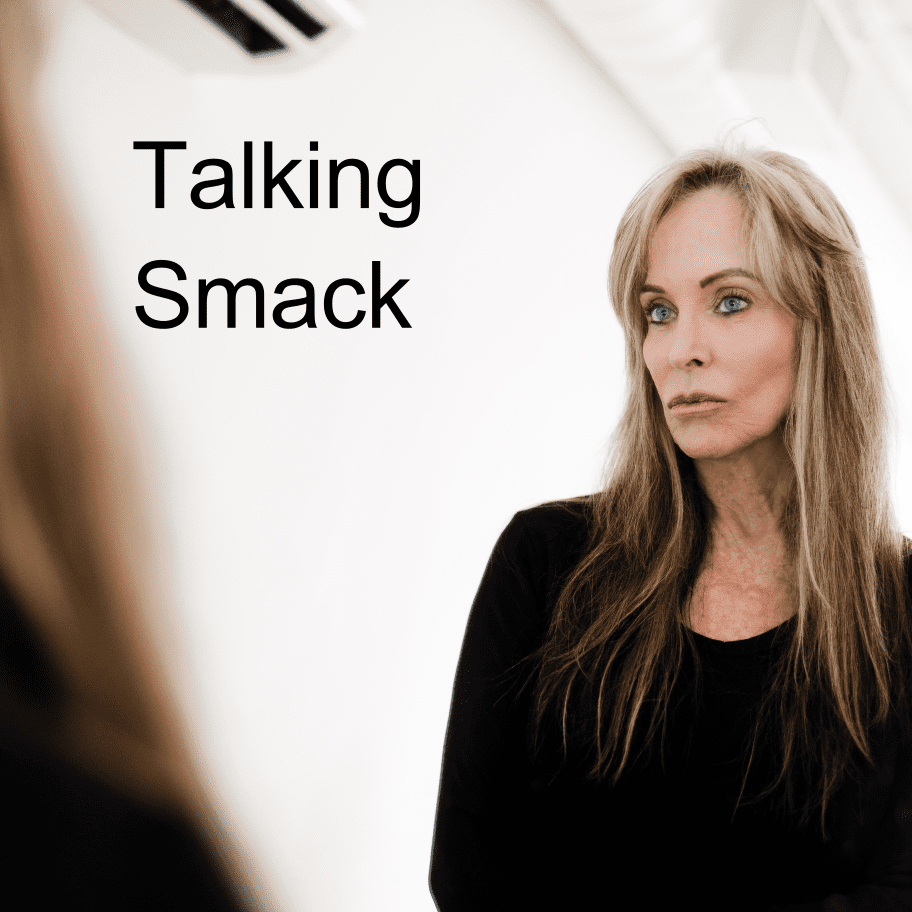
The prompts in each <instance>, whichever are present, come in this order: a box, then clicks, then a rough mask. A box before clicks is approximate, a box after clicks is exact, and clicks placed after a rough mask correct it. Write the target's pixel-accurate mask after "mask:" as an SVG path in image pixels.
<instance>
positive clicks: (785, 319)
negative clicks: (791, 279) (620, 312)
mask: <svg viewBox="0 0 912 912" xmlns="http://www.w3.org/2000/svg"><path fill="white" fill-rule="evenodd" d="M743 213H744V210H743V207H742V205H741V203H740V201H739V200H738V199H737V198H736V197H735V196H734V195H732V194H730V193H728V192H726V191H723V190H719V189H715V188H710V189H707V190H701V191H699V192H698V193H696V194H694V195H693V196H691V197H689V198H688V199H686V200H684V201H683V202H680V203H677V204H676V205H675V206H673V207H672V208H671V210H670V211H669V212H668V214H667V215H666V216H665V217H664V218H663V219H662V221H661V222H660V223H659V225H658V228H657V229H656V232H655V235H654V236H653V238H652V243H651V244H650V246H649V268H648V273H647V277H646V284H645V286H644V288H643V289H642V292H641V294H640V302H641V303H642V305H643V308H644V310H645V311H646V318H647V320H648V321H650V322H649V326H648V331H647V333H646V338H645V339H644V341H643V357H644V358H645V360H646V366H647V367H648V368H649V373H650V374H651V375H652V380H653V382H654V383H655V386H656V389H657V390H658V393H659V396H660V398H661V400H662V404H663V407H664V411H665V419H666V420H667V421H668V427H669V429H670V430H671V435H672V437H673V438H674V440H675V442H676V443H677V444H678V446H679V447H680V448H681V449H682V450H683V451H684V452H685V453H686V454H687V455H688V456H690V457H692V458H694V459H700V458H703V459H719V458H725V457H728V456H732V455H736V454H741V453H744V452H745V451H747V450H748V448H750V447H752V446H754V447H756V446H757V445H758V444H759V445H761V446H762V443H761V442H765V443H767V444H768V443H770V442H773V441H774V440H775V437H774V435H776V436H778V434H779V424H780V421H781V420H782V418H783V417H784V415H785V413H786V411H787V409H788V407H789V403H790V402H791V398H792V392H793V390H794V386H795V376H794V371H793V368H792V357H793V353H794V347H795V338H794V328H795V322H796V321H795V318H794V317H793V316H792V315H791V314H789V313H788V312H787V311H786V310H785V309H784V308H783V307H781V306H780V305H779V304H778V303H777V302H776V301H774V300H773V299H772V298H771V297H770V295H769V294H768V293H767V291H766V290H765V288H764V287H763V285H762V284H761V283H760V281H759V279H758V278H756V277H754V276H753V275H752V274H751V273H750V272H749V268H748V256H747V253H748V251H747V237H746V235H745V233H744V229H743V224H742V220H743ZM693 394H705V395H707V396H709V397H713V398H715V399H721V400H724V401H722V402H707V403H705V404H702V405H695V406H688V405H675V404H674V400H675V398H676V397H679V396H681V395H684V396H690V395H693ZM672 406H674V407H672ZM779 440H781V437H780V438H779Z"/></svg>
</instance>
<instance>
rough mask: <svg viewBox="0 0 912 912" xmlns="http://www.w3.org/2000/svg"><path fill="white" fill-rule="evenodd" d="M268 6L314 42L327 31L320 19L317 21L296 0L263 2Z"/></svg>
mask: <svg viewBox="0 0 912 912" xmlns="http://www.w3.org/2000/svg"><path fill="white" fill-rule="evenodd" d="M263 2H264V3H265V4H266V5H267V6H271V7H272V8H273V9H274V10H275V11H276V12H277V13H278V14H279V15H280V16H283V17H284V18H285V19H287V20H288V21H289V22H290V23H291V24H292V25H293V26H294V27H295V28H296V29H297V30H298V31H299V32H301V34H303V35H306V36H307V37H308V38H310V39H311V40H313V39H314V38H316V37H317V36H318V35H322V34H323V32H325V31H326V28H327V26H325V25H324V24H323V23H322V22H320V20H319V19H316V18H315V17H314V16H312V15H311V14H310V13H308V12H307V10H305V9H303V8H302V7H300V6H298V4H297V3H295V2H294V0H263Z"/></svg>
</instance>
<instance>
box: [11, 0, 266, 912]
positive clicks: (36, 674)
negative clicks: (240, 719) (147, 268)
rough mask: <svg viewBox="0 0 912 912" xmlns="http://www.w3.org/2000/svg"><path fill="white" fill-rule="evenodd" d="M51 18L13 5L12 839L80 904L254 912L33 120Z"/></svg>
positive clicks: (102, 349)
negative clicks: (174, 641) (204, 775)
mask: <svg viewBox="0 0 912 912" xmlns="http://www.w3.org/2000/svg"><path fill="white" fill-rule="evenodd" d="M36 11H37V10H36V8H34V7H32V6H31V5H30V4H28V3H25V2H23V0H0V22H2V23H3V25H2V27H0V774H2V775H3V781H4V785H5V787H6V788H7V789H9V794H10V795H11V796H12V801H13V802H14V803H15V802H17V801H18V803H16V804H15V807H16V809H17V810H16V811H15V812H14V813H13V814H12V816H9V815H8V814H7V812H6V811H5V812H4V817H5V818H6V825H7V826H8V827H9V828H10V831H9V832H8V833H7V834H5V837H6V838H4V842H5V843H6V844H9V843H10V839H11V838H12V839H15V840H16V842H17V844H18V847H19V848H18V851H19V852H20V853H21V861H22V862H23V863H24V864H31V863H34V864H35V865H36V866H37V867H38V869H40V870H41V871H42V872H43V873H42V875H41V877H42V878H43V880H45V881H48V882H53V881H55V880H59V879H60V878H63V882H61V884H60V889H64V884H65V883H68V881H67V880H66V878H68V877H69V878H70V880H72V884H73V885H74V886H73V889H79V890H84V891H85V895H83V896H79V895H71V896H70V902H69V905H70V907H72V906H73V905H74V903H75V904H76V905H80V906H81V905H82V904H83V903H82V902H80V900H85V901H89V900H91V903H92V905H93V906H94V907H95V908H106V898H105V897H106V896H108V898H109V899H110V901H111V902H112V904H113V905H115V906H118V907H119V908H133V907H134V906H133V905H132V900H131V899H130V897H131V896H133V895H134V892H136V895H137V902H142V903H143V907H146V906H145V903H146V902H148V901H150V900H152V905H151V906H150V907H151V908H169V909H173V908H181V909H183V908H187V909H191V908H192V909H194V910H196V909H209V908H213V909H214V908H219V909H226V910H227V909H243V908H248V909H251V908H254V905H253V901H252V897H251V895H250V891H249V889H248V887H246V886H244V877H243V876H242V875H241V871H240V865H239V864H238V861H237V857H238V856H237V855H236V853H235V851H234V849H233V848H232V846H231V844H230V841H229V840H227V839H226V837H225V834H224V832H223V830H222V828H221V827H220V826H219V824H218V822H217V815H216V814H215V813H214V812H213V810H212V807H211V804H210V800H209V798H208V796H207V795H206V790H205V789H204V788H202V785H201V782H200V781H199V777H198V774H197V773H196V772H195V770H194V763H193V761H192V760H191V756H192V752H191V751H190V750H189V749H188V746H187V744H186V742H185V740H184V736H183V734H182V732H181V726H180V724H179V722H178V715H177V713H176V712H175V710H174V706H173V704H172V701H171V699H170V697H169V694H168V687H167V685H166V677H165V675H164V674H163V671H162V669H161V667H160V663H159V657H158V655H157V650H156V647H155V645H154V643H153V639H152V637H151V635H150V634H151V629H152V627H153V626H155V625H154V623H152V624H150V621H154V619H155V612H156V611H160V610H161V603H162V602H166V597H165V596H166V593H163V592H156V591H155V588H153V587H152V586H150V585H149V584H150V582H152V580H151V579H150V578H149V577H150V575H151V574H150V569H151V565H150V564H149V563H148V562H147V560H146V558H147V555H148V554H149V553H150V551H149V548H150V541H149V540H148V538H147V536H146V534H145V532H144V530H143V523H142V516H143V512H144V511H143V509H142V504H141V502H140V500H141V498H140V484H139V482H140V480H141V479H140V478H139V476H132V475H131V471H132V470H131V462H130V456H131V455H132V453H131V450H132V449H133V448H134V447H135V445H136V440H135V435H134V432H133V430H131V428H130V425H129V422H128V421H127V420H126V417H127V415H128V412H129V410H128V402H127V400H126V399H125V398H124V397H123V383H122V381H121V379H120V376H119V372H118V370H117V366H116V362H115V360H114V358H113V351H112V350H111V347H110V344H109V339H108V338H107V335H106V332H105V325H104V319H103V314H102V312H101V310H100V308H98V306H97V303H96V301H95V299H94V295H93V292H92V283H91V281H90V279H89V275H88V270H87V269H86V266H85V263H86V261H85V258H84V256H83V254H82V250H81V248H80V245H79V243H78V241H77V240H76V233H75V232H74V231H73V230H72V227H71V223H70V221H69V219H68V217H67V213H66V211H65V207H64V206H63V204H62V197H61V196H60V195H59V194H57V193H55V191H54V189H53V166H52V163H51V162H50V160H49V159H48V158H46V157H45V156H44V154H43V153H42V151H41V144H40V136H39V132H38V131H37V130H36V129H35V127H34V124H33V123H32V122H31V117H32V113H31V110H32V94H33V79H34V74H35V71H36V69H37V66H38V62H39V59H40V50H41V48H40V37H41V36H40V30H39V29H37V27H36V26H37V20H36V18H35V14H36ZM6 805H7V802H6V801H5V802H4V806H5V807H6ZM11 806H12V805H11ZM10 861H12V859H11V858H7V859H6V860H5V864H6V862H10ZM144 866H145V867H144ZM146 868H148V869H149V871H148V875H146V874H145V873H143V872H144V871H145V869H146ZM62 869H65V870H62ZM23 876H24V875H23ZM146 877H147V878H148V883H147V882H146V880H145V878H146ZM93 878H94V879H93ZM118 878H119V879H120V881H123V882H122V883H121V882H119V881H118ZM131 878H132V881H131V880H130V879H131ZM169 878H170V879H171V880H172V881H174V889H175V896H178V895H179V894H183V895H181V896H179V902H178V904H177V905H172V904H171V903H172V897H171V895H170V894H169V893H168V892H167V890H168V889H169V887H168V882H169ZM76 884H78V888H77V887H76V886H75V885H76ZM153 885H155V886H153ZM44 888H45V887H44V886H42V884H41V882H39V881H36V882H35V886H34V890H35V891H36V892H35V893H34V894H33V895H32V897H31V898H32V900H34V901H35V902H37V905H36V904H35V902H33V903H32V904H31V905H30V907H33V908H38V907H44V906H41V903H40V897H41V890H42V889H44ZM155 889H158V890H161V891H162V892H161V893H159V894H155V895H156V896H157V897H158V902H156V901H155V899H154V898H153V897H152V896H150V895H149V893H148V892H147V890H153V892H154V890H155ZM105 891H108V893H105ZM118 891H119V892H118ZM140 896H143V897H144V898H143V899H140V898H139V897H140Z"/></svg>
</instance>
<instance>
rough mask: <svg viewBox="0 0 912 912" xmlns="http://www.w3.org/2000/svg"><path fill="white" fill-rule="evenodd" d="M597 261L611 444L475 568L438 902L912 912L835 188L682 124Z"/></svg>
mask: <svg viewBox="0 0 912 912" xmlns="http://www.w3.org/2000/svg"><path fill="white" fill-rule="evenodd" d="M609 276H610V278H609V281H610V293H611V300H612V303H613V305H614V309H615V312H616V314H617V316H618V318H619V320H620V321H621V324H622V326H623V328H624V333H625V337H626V350H627V368H628V376H629V386H628V396H627V403H626V407H625V409H624V413H623V415H622V418H621V421H620V425H619V427H618V429H617V431H616V434H615V438H614V443H615V448H614V453H613V460H612V463H611V466H610V471H609V474H608V476H607V481H606V485H605V487H604V490H603V491H602V492H601V493H598V494H595V495H592V496H587V497H579V498H576V499H575V500H569V501H566V502H560V503H551V504H544V505H542V506H539V507H535V508H533V509H530V510H524V511H521V512H520V513H517V514H516V515H515V516H514V518H513V520H512V521H511V522H510V524H509V525H508V526H507V528H506V529H505V531H504V532H503V534H502V535H501V537H500V539H499V541H498V543H497V545H496V546H495V549H494V552H493V554H492V556H491V560H490V562H489V564H488V567H487V569H486V571H485V574H484V578H483V580H482V583H481V586H480V588H479V591H478V594H477V597H476V600H475V603H474V605H473V607H472V612H471V615H470V617H469V622H468V626H467V629H466V634H465V640H464V643H463V647H462V653H461V655H460V659H459V667H458V670H457V674H456V682H455V687H454V693H453V702H452V708H451V712H450V719H449V725H448V729H447V736H446V745H445V749H444V758H443V771H442V776H441V784H440V795H439V802H438V809H437V820H436V827H435V837H434V847H433V858H432V863H431V878H430V883H431V891H432V893H433V895H434V898H435V900H436V902H437V905H438V908H439V909H440V910H441V912H456V910H469V909H471V910H474V912H480V910H486V909H491V910H494V909H524V910H528V909H582V908H605V909H615V908H617V909H628V908H631V909H633V908H637V909H639V908H645V909H665V908H668V909H671V908H683V907H687V905H688V904H693V905H692V907H693V908H699V909H701V910H714V909H718V910H739V912H742V910H753V909H756V910H781V909H790V910H797V909H801V910H805V912H810V910H820V912H823V910H824V909H841V910H852V912H861V910H871V912H873V910H884V909H897V910H899V909H909V910H912V745H910V741H912V735H910V726H909V721H910V707H909V700H908V693H909V678H910V671H912V625H910V619H909V607H910V596H909V576H910V572H912V571H910V564H909V558H908V550H909V549H908V545H909V542H908V541H907V540H905V539H904V538H903V536H902V534H901V533H900V531H899V530H898V528H897V523H896V520H895V518H894V515H893V512H892V508H891V505H890V501H889V497H888V494H887V491H888V478H887V474H888V463H887V442H888V437H887V433H886V431H887V427H888V417H889V415H888V411H887V408H886V393H885V381H884V377H883V373H882V368H881V361H880V356H879V353H878V340H877V331H876V326H875V320H874V311H873V304H872V301H871V294H870V289H869V285H868V280H867V276H866V273H865V268H864V265H863V261H862V256H861V251H860V249H859V246H858V240H857V237H856V234H855V231H854V229H853V228H852V225H851V223H850V221H849V219H848V216H847V215H846V213H845V212H844V211H843V209H842V207H841V206H840V205H839V203H838V202H837V201H836V199H835V198H834V196H833V194H832V192H831V191H830V190H829V188H827V187H826V186H825V184H824V183H823V182H822V181H821V180H820V179H819V178H817V177H816V176H815V175H814V174H812V173H811V172H810V170H809V169H808V168H807V166H806V165H804V163H802V162H800V161H798V160H797V159H794V158H792V157H790V156H788V155H785V154H782V153H779V152H772V151H766V150H744V149H742V150H735V151H728V150H725V149H708V150H700V151H697V152H694V153H691V154H689V155H686V156H683V157H682V158H680V159H678V160H676V161H674V162H672V163H671V164H670V165H669V166H668V167H667V168H665V169H664V170H663V171H662V172H661V173H659V174H658V175H657V176H655V177H654V178H653V179H652V180H651V181H649V182H648V183H647V185H646V186H645V187H644V188H643V189H642V190H641V191H640V193H639V194H638V195H637V196H636V198H635V199H634V200H633V202H632V203H631V204H630V206H629V207H628V209H627V211H626V213H625V214H624V217H623V219H622V220H621V224H620V227H619V228H618V231H617V235H616V238H615V246H614V251H613V253H612V258H611V264H610V270H609ZM694 400H695V401H694ZM527 685H528V686H527ZM802 904H803V905H802Z"/></svg>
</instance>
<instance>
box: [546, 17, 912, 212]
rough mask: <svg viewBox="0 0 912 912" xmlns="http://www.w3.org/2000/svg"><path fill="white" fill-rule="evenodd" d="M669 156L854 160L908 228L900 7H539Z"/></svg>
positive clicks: (904, 27)
mask: <svg viewBox="0 0 912 912" xmlns="http://www.w3.org/2000/svg"><path fill="white" fill-rule="evenodd" d="M545 4H546V5H547V6H548V7H550V9H551V10H552V11H553V13H554V14H555V16H556V17H557V18H558V19H559V20H560V21H561V22H562V23H563V24H564V25H565V26H566V28H567V29H568V30H569V31H570V32H571V33H572V35H573V36H574V37H575V38H576V40H577V41H578V42H579V44H580V45H582V46H583V47H584V48H585V49H586V50H587V52H588V53H589V54H590V55H591V56H592V57H593V58H594V59H595V60H596V61H597V62H598V64H599V65H600V66H601V67H602V68H603V69H604V71H605V73H606V74H607V75H608V76H609V77H610V78H611V79H612V81H613V82H614V83H615V84H616V85H617V86H618V87H619V89H620V90H621V91H622V92H623V94H624V95H625V96H626V97H627V98H628V99H629V100H630V101H631V103H632V104H633V105H634V106H635V107H636V108H637V110H638V111H639V112H640V114H641V116H643V117H644V118H645V119H646V120H647V121H648V123H649V124H650V126H651V127H652V129H653V130H654V131H655V133H656V134H657V135H658V136H659V137H660V138H661V139H662V141H663V142H664V143H665V145H666V146H667V147H668V149H669V151H670V152H672V153H677V152H682V151H684V150H685V149H689V148H692V147H694V146H698V145H704V144H706V143H709V142H713V141H716V140H718V139H721V138H722V137H723V136H724V135H725V134H726V132H727V131H729V130H731V129H733V128H736V129H737V133H738V135H740V136H743V137H744V138H746V139H748V140H749V141H754V142H760V143H765V144H771V145H775V146H777V147H779V148H783V149H787V150H789V151H797V152H800V150H801V149H805V148H807V149H814V150H819V151H821V152H824V153H828V154H831V155H841V154H857V155H859V156H860V157H862V158H863V159H864V161H865V162H866V163H867V164H868V165H869V167H870V169H871V171H872V172H873V173H874V174H875V175H876V177H877V178H878V179H879V181H880V182H881V183H882V185H883V186H884V187H885V188H886V189H887V190H888V192H889V194H890V196H891V197H892V198H893V199H894V200H895V201H896V203H897V205H898V206H899V208H900V209H901V211H902V213H903V215H904V216H905V218H906V219H907V221H908V222H909V223H910V224H912V169H910V163H909V158H910V155H909V150H910V149H912V2H910V0H751V2H744V0H545Z"/></svg>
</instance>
